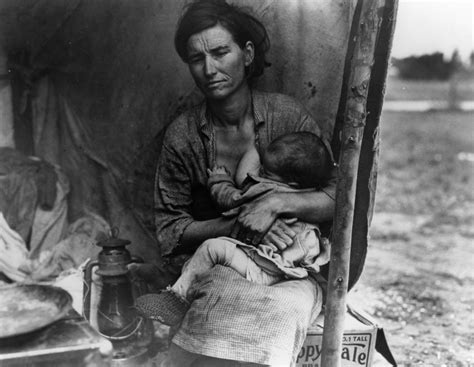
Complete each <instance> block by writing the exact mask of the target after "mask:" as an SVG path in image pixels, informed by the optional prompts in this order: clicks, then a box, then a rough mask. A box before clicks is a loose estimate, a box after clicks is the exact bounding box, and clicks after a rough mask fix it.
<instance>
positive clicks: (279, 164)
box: [261, 131, 332, 189]
mask: <svg viewBox="0 0 474 367" xmlns="http://www.w3.org/2000/svg"><path fill="white" fill-rule="evenodd" d="M331 163H332V162H331V157H330V154H329V152H328V150H327V148H326V146H325V145H324V143H323V141H322V140H321V139H320V138H319V137H318V136H316V135H315V134H313V133H310V132H307V131H299V132H294V133H290V134H286V135H282V136H280V137H278V138H276V139H275V140H273V141H272V142H271V143H270V145H268V147H267V149H265V150H264V152H263V154H262V157H261V165H262V172H261V175H262V176H264V177H267V178H270V179H273V180H275V181H280V182H284V183H287V184H289V185H291V186H294V187H297V188H299V189H306V188H317V189H319V188H321V187H324V186H325V185H326V182H327V180H328V179H329V177H330V173H331V166H332V164H331Z"/></svg>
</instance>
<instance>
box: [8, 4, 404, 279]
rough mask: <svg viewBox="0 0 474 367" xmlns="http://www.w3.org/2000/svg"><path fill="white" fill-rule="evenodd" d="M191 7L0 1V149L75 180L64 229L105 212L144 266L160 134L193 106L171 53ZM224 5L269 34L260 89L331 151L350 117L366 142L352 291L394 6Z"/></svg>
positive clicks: (372, 179) (369, 196)
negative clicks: (313, 126)
mask: <svg viewBox="0 0 474 367" xmlns="http://www.w3.org/2000/svg"><path fill="white" fill-rule="evenodd" d="M186 2H187V1H183V0H180V1H172V0H138V1H126V0H120V1H117V0H99V1H97V0H69V1H68V0H53V1H51V0H36V1H35V0H2V1H1V2H0V133H1V134H0V137H1V139H0V146H8V145H9V146H14V147H15V148H16V149H17V150H18V151H20V152H22V153H23V154H26V155H34V156H37V157H40V158H41V159H43V160H45V161H47V162H50V163H53V164H56V165H58V166H60V167H61V170H62V171H63V172H64V174H65V175H66V177H67V178H68V180H69V184H70V192H69V194H68V196H67V217H68V221H69V222H73V221H74V220H76V219H77V218H80V217H81V215H83V214H84V213H85V212H94V213H97V214H99V215H101V216H102V217H104V218H105V219H106V220H107V221H108V222H109V223H110V224H111V225H113V226H116V227H118V228H119V229H120V237H123V238H127V239H130V240H131V241H132V246H131V250H132V252H134V253H135V254H137V255H141V256H142V257H143V258H145V259H146V260H147V261H149V262H155V261H159V259H160V256H159V255H160V254H159V249H158V246H157V244H156V240H155V237H154V233H153V213H152V205H153V203H152V201H153V180H154V174H155V172H154V166H155V162H156V159H157V155H158V152H159V148H160V143H161V141H160V137H161V136H162V132H163V131H164V128H165V127H166V125H167V124H168V123H169V122H171V121H172V119H173V118H174V117H176V116H177V115H178V114H179V113H180V112H181V111H182V110H183V109H185V108H186V107H188V106H190V105H192V104H194V103H196V102H197V101H199V100H200V99H201V96H200V94H199V92H198V91H197V90H196V89H195V87H194V85H193V82H192V80H191V78H190V76H189V72H188V71H187V68H186V65H184V64H183V63H182V62H181V60H180V59H179V58H178V56H177V55H176V53H175V52H174V49H173V35H174V30H175V24H176V21H177V19H178V17H179V14H180V12H181V9H182V7H183V5H185V3H186ZM233 2H235V3H237V4H240V5H247V6H251V7H252V8H253V9H254V12H255V13H256V15H257V16H258V17H259V18H261V19H262V21H263V23H264V24H265V25H266V26H267V29H268V32H269V35H270V38H271V42H272V48H271V51H270V53H269V55H268V60H269V61H270V62H271V67H270V68H268V69H267V70H266V72H265V75H264V76H263V77H262V78H261V80H260V81H259V82H258V85H257V87H258V88H259V89H263V90H268V91H277V92H282V93H285V94H289V95H292V96H294V97H296V98H297V99H298V100H300V101H301V102H302V103H303V104H304V105H305V106H306V107H307V108H308V109H309V111H310V112H311V113H312V115H313V117H314V118H315V119H316V120H317V121H318V122H319V123H320V126H321V127H322V129H323V134H324V135H325V136H326V137H328V138H329V139H332V141H333V146H334V148H335V153H336V154H335V155H336V156H338V154H339V148H340V147H341V146H343V145H344V144H341V137H343V135H342V134H341V130H342V129H343V125H344V124H345V123H347V122H351V123H353V126H352V127H354V128H355V129H358V130H357V131H360V132H361V133H362V134H363V137H362V136H359V137H358V138H360V139H361V141H362V144H361V147H360V160H358V162H356V167H355V175H356V176H357V185H356V187H355V202H354V203H353V204H354V206H353V208H352V209H353V210H351V212H352V214H353V219H352V217H351V218H350V222H351V223H350V224H351V225H350V228H349V230H350V231H351V235H350V236H349V239H350V242H351V246H350V247H351V253H350V257H351V258H350V263H351V267H350V276H349V287H351V286H352V285H353V284H354V283H355V282H356V280H357V278H358V276H359V275H360V272H361V271H362V267H363V264H364V260H365V255H366V250H367V232H368V226H369V224H370V218H371V215H372V210H373V203H374V193H375V183H376V166H377V155H378V120H379V118H380V109H381V105H382V98H383V89H384V82H385V76H386V69H387V62H388V52H389V49H390V42H391V37H392V35H393V18H394V17H393V12H394V3H396V1H388V0H387V4H389V6H387V4H385V1H383V0H371V1H369V0H367V1H363V0H359V1H357V0H299V1H296V0H279V1H272V0H260V1H251V0H236V1H233ZM362 3H364V6H362V7H361V4H362ZM384 5H385V6H384ZM362 8H363V9H362ZM361 9H362V10H363V11H362V13H363V14H362V15H361ZM366 36H367V37H368V38H367V39H364V37H366ZM361 38H362V39H361ZM368 45H371V46H370V47H372V48H370V49H366V47H368ZM357 47H359V51H361V52H360V53H358V52H357V50H356V51H354V50H355V48H357ZM364 52H365V53H366V54H367V55H369V57H368V58H367V60H369V62H368V63H366V64H364V60H362V59H361V62H362V64H360V65H358V64H357V61H358V60H354V59H353V57H357V55H361V54H364ZM354 55H355V56H354ZM360 66H362V67H363V68H365V69H364V72H363V73H359V75H358V76H356V77H355V78H354V74H355V73H356V72H357V67H360ZM371 74H372V75H371ZM351 83H356V84H351ZM350 99H352V101H353V102H354V104H353V105H349V107H348V104H347V103H346V102H347V101H348V100H350ZM351 108H352V110H351V111H349V110H350V109H351ZM348 111H349V112H350V113H349V114H348ZM349 125H350V124H349ZM364 127H365V130H364ZM184 133H186V132H183V134H184ZM362 138H363V139H362ZM342 143H344V142H342ZM338 189H339V191H340V189H341V187H339V188H338ZM339 191H338V192H339ZM339 212H341V211H339ZM336 222H337V221H336Z"/></svg>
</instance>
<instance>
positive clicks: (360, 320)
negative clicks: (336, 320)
mask: <svg viewBox="0 0 474 367" xmlns="http://www.w3.org/2000/svg"><path fill="white" fill-rule="evenodd" d="M323 327H324V315H323V314H321V315H319V316H318V317H317V318H316V320H315V321H314V323H313V324H312V325H311V326H310V327H309V329H308V333H307V336H306V340H305V342H304V344H303V347H302V348H301V351H300V353H299V354H298V359H297V361H296V367H320V365H321V352H322V342H323ZM376 334H377V325H376V324H375V322H374V321H373V320H372V319H370V317H369V316H368V315H365V314H364V313H362V312H360V311H356V310H354V309H353V308H351V307H348V310H347V312H346V315H345V318H344V334H343V340H342V351H341V367H370V366H371V365H372V358H373V354H374V351H375V339H376Z"/></svg>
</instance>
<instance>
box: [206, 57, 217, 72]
mask: <svg viewBox="0 0 474 367" xmlns="http://www.w3.org/2000/svg"><path fill="white" fill-rule="evenodd" d="M216 72H217V70H216V66H215V65H214V60H213V59H212V57H206V59H205V60H204V74H205V75H206V76H207V77H210V76H213V75H214V74H215V73H216Z"/></svg>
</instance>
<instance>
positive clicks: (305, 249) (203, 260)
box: [136, 132, 331, 325]
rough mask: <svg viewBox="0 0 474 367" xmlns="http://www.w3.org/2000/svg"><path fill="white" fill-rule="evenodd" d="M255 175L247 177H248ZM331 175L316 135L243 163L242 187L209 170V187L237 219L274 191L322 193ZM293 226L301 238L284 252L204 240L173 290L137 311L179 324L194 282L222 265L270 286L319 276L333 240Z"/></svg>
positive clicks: (312, 228) (284, 139) (285, 139)
mask: <svg viewBox="0 0 474 367" xmlns="http://www.w3.org/2000/svg"><path fill="white" fill-rule="evenodd" d="M259 161H261V167H260V168H259V170H258V175H257V174H256V173H257V170H256V167H257V166H258V165H257V163H258V162H259ZM249 171H250V173H248V174H247V177H245V178H244V175H242V172H249ZM252 171H253V173H252ZM330 172H331V157H330V153H329V152H328V149H327V148H326V146H325V145H324V143H323V142H322V140H321V139H320V138H319V137H317V136H316V135H314V134H313V133H310V132H294V133H290V134H287V135H282V136H280V137H278V138H276V139H275V140H273V141H272V142H271V143H270V144H269V146H268V147H267V148H266V149H265V150H264V152H263V153H262V155H261V159H260V160H259V157H258V153H257V152H256V150H255V151H250V152H249V153H247V154H246V155H245V156H244V157H243V158H242V160H241V162H240V163H239V167H238V168H237V172H236V181H237V182H239V181H242V185H241V186H242V187H241V188H238V187H237V186H236V184H235V182H234V180H233V178H232V177H231V175H230V174H229V173H228V171H227V170H226V169H225V167H214V168H213V169H212V170H208V174H209V181H208V187H209V190H210V193H211V196H212V198H213V200H214V201H215V202H216V204H217V206H218V207H219V208H220V209H221V210H222V211H223V213H222V215H224V216H235V215H237V214H238V212H239V206H240V205H242V204H244V203H246V202H249V201H252V200H253V199H255V198H257V197H259V198H260V197H262V196H264V195H268V194H270V193H273V192H295V191H301V190H309V191H312V190H319V189H321V188H322V187H324V186H325V184H326V182H327V180H328V179H329V177H330ZM287 224H288V225H289V226H290V228H291V229H292V230H293V231H294V232H295V233H296V236H295V237H294V238H293V244H292V245H290V246H289V247H288V248H286V249H285V250H283V251H279V250H278V249H277V248H276V246H273V245H266V244H260V245H258V246H253V245H251V244H246V243H244V242H241V241H239V240H236V239H234V238H230V237H218V238H212V239H209V240H206V241H204V242H203V243H202V245H201V246H200V247H199V248H198V249H197V250H196V252H195V253H194V255H193V256H192V257H191V258H190V260H189V261H188V262H187V263H186V264H185V266H184V267H183V271H182V274H181V276H180V277H179V279H178V280H177V281H176V282H175V283H174V284H173V285H172V286H170V287H168V288H167V289H166V290H164V291H162V292H160V293H158V294H147V295H144V296H142V297H139V298H138V299H137V302H136V307H137V308H138V310H139V311H140V312H141V313H142V314H144V315H145V316H147V317H149V318H152V319H155V320H158V321H160V322H162V323H164V324H166V325H175V324H177V323H179V322H180V321H181V320H182V318H183V317H184V315H185V313H186V311H187V309H188V307H189V301H190V300H191V299H192V295H191V294H188V293H189V292H188V291H189V289H190V286H191V284H192V282H193V281H194V280H195V279H196V278H197V277H198V276H200V275H202V274H204V273H206V272H207V271H209V270H210V269H211V268H212V267H214V266H215V265H217V264H219V265H223V266H228V267H230V268H232V269H234V270H235V271H236V272H237V273H239V274H240V275H241V276H243V277H245V278H246V279H247V280H249V281H252V282H256V283H259V284H263V285H268V286H269V285H272V284H275V283H277V282H279V281H281V280H284V279H300V278H304V277H307V276H308V272H313V273H318V272H319V270H320V266H322V265H324V264H326V263H327V262H328V261H329V242H328V240H327V239H326V238H322V237H321V233H320V231H319V228H318V226H317V225H314V224H309V223H305V222H301V221H297V220H296V219H293V220H288V221H287Z"/></svg>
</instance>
